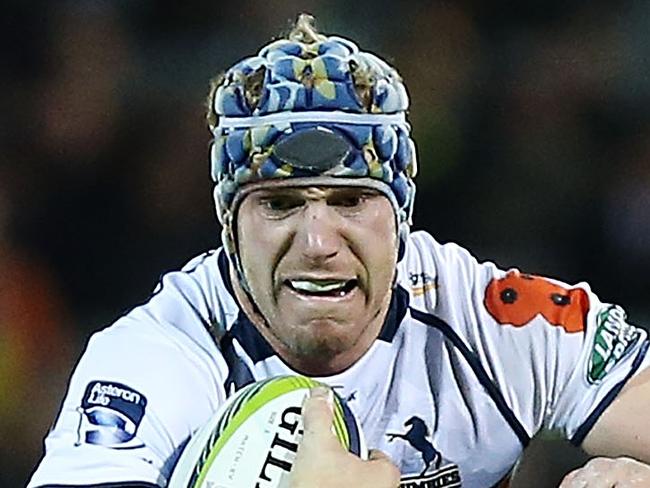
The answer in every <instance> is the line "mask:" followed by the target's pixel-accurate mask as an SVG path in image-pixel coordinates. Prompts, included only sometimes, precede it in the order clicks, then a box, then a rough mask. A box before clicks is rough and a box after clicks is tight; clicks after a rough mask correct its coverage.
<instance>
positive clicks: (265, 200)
mask: <svg viewBox="0 0 650 488" xmlns="http://www.w3.org/2000/svg"><path fill="white" fill-rule="evenodd" d="M259 202H260V205H261V206H262V207H263V208H264V210H266V211H267V212H269V213H282V212H289V211H291V210H293V209H295V208H298V207H301V206H302V205H303V204H304V200H303V199H301V198H298V197H296V196H294V195H270V196H265V197H262V198H260V200H259Z"/></svg>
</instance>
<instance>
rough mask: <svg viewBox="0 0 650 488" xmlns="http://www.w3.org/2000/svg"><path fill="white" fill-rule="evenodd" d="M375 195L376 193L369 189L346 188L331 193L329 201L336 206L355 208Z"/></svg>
mask: <svg viewBox="0 0 650 488" xmlns="http://www.w3.org/2000/svg"><path fill="white" fill-rule="evenodd" d="M374 195H375V194H374V193H372V192H368V191H361V190H344V191H339V192H336V193H334V194H332V195H330V197H329V198H328V199H327V203H328V204H329V205H333V206H336V207H342V208H347V209H353V208H357V207H360V206H361V205H363V204H364V203H365V202H366V201H367V200H368V199H370V198H372V197H373V196H374Z"/></svg>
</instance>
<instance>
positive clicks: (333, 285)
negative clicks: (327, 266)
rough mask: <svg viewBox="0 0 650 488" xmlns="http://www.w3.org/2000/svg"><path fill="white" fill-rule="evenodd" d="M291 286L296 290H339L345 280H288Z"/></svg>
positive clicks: (314, 291)
mask: <svg viewBox="0 0 650 488" xmlns="http://www.w3.org/2000/svg"><path fill="white" fill-rule="evenodd" d="M289 282H290V283H291V286H292V287H293V288H295V289H296V290H300V291H307V292H311V293H327V292H331V291H335V290H339V289H341V288H343V287H344V286H345V284H346V283H347V281H341V280H322V281H310V280H290V281H289Z"/></svg>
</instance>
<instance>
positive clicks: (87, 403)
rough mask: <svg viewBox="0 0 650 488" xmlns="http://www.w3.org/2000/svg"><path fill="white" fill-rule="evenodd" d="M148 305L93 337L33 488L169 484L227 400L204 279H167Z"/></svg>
mask: <svg viewBox="0 0 650 488" xmlns="http://www.w3.org/2000/svg"><path fill="white" fill-rule="evenodd" d="M162 283H163V284H162V285H161V289H160V290H158V291H159V292H158V293H156V295H155V296H154V297H153V298H152V299H151V300H150V301H149V302H148V303H147V304H146V305H144V306H142V307H139V308H136V309H134V310H133V311H131V312H130V313H129V314H128V315H126V316H124V317H122V318H121V319H119V320H118V321H117V322H116V323H115V324H114V325H112V326H111V327H108V328H107V329H105V330H103V331H101V332H98V333H96V334H95V335H93V336H92V337H91V339H90V341H89V343H88V345H87V348H86V350H85V352H84V353H83V355H82V357H81V359H80V361H79V362H78V364H77V366H76V368H75V371H74V373H73V375H72V377H71V380H70V383H69V387H68V391H67V393H66V396H65V399H64V401H63V404H62V408H61V411H60V413H59V416H58V419H57V420H56V423H55V425H54V427H53V429H52V430H51V432H50V433H49V434H48V436H47V437H46V439H45V455H44V458H43V459H42V461H41V463H40V465H39V466H38V468H37V470H36V471H35V473H34V475H33V477H32V479H31V481H30V483H29V485H28V488H35V487H40V486H51V485H56V486H89V485H93V486H94V485H102V486H104V484H106V486H108V485H110V486H161V487H162V486H166V483H167V480H168V478H169V476H170V473H171V470H172V469H173V466H174V465H175V463H176V460H177V458H178V456H179V454H180V451H181V450H182V448H183V446H184V444H185V442H186V441H187V440H188V438H189V437H190V435H191V434H192V433H193V432H194V431H196V430H197V429H198V428H199V427H200V426H201V425H203V423H205V422H206V421H207V419H209V418H210V416H211V414H212V413H213V412H214V411H215V410H216V409H217V407H218V405H219V404H220V403H221V402H223V400H224V399H225V392H224V390H223V386H222V382H223V379H224V378H225V376H226V373H227V372H226V366H225V364H224V363H223V360H222V359H221V357H220V354H219V351H218V349H216V346H215V345H214V344H213V342H212V341H211V339H210V337H209V333H208V332H207V331H206V330H205V327H204V323H203V322H204V321H205V320H206V317H207V306H206V305H203V304H202V303H201V300H198V299H193V298H192V296H191V295H192V294H193V293H195V294H200V293H201V291H200V289H199V288H200V286H199V283H198V282H197V279H196V277H191V276H188V275H187V273H180V272H178V273H176V274H173V273H172V274H170V275H167V276H166V277H165V278H164V280H163V282H162Z"/></svg>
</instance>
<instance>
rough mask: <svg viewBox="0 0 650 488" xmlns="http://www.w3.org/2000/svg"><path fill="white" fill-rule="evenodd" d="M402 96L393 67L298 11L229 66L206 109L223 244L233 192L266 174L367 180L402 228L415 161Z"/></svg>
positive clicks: (309, 180) (298, 180) (294, 180)
mask: <svg viewBox="0 0 650 488" xmlns="http://www.w3.org/2000/svg"><path fill="white" fill-rule="evenodd" d="M408 104H409V101H408V95H407V93H406V89H405V87H404V84H403V83H402V80H401V78H400V76H399V74H398V73H397V71H396V70H395V69H394V68H392V67H391V66H389V65H388V64H387V63H386V62H384V61H383V60H381V59H380V58H378V57H377V56H375V55H374V54H371V53H368V52H363V51H360V50H359V48H358V47H357V46H356V44H354V43H353V42H351V41H349V40H347V39H343V38H340V37H334V36H330V37H327V36H324V35H322V34H319V33H317V32H316V31H315V30H314V28H313V27H312V26H311V18H310V17H309V16H306V15H302V16H300V18H299V19H298V22H297V24H296V27H295V28H294V30H293V31H292V32H291V34H289V36H288V38H287V39H281V40H277V41H274V42H272V43H270V44H268V45H267V46H265V47H263V48H262V49H261V50H260V51H259V53H258V54H257V55H255V56H252V57H249V58H246V59H244V60H242V61H240V62H238V63H237V64H235V65H234V66H233V67H231V68H230V69H229V70H228V71H226V73H225V74H224V75H223V77H222V79H221V80H220V82H218V83H216V84H215V85H214V87H213V90H212V92H211V95H210V99H209V110H208V120H209V123H210V129H211V131H212V133H213V135H214V140H213V143H212V147H211V165H212V178H213V180H214V182H215V184H216V186H215V190H214V197H215V203H216V206H217V213H218V216H219V220H220V221H221V223H222V224H223V226H224V238H225V239H224V244H225V245H226V246H227V247H230V246H232V245H233V243H232V231H233V229H232V224H233V219H234V215H236V212H237V207H238V205H239V203H240V202H241V200H242V198H243V197H244V196H245V195H246V194H248V193H249V192H250V191H252V190H254V189H256V188H259V186H260V185H262V184H264V182H268V181H269V180H273V181H275V182H276V184H277V183H280V182H286V184H290V185H291V186H315V185H336V186H341V185H346V186H370V187H372V188H375V189H377V190H379V191H381V192H382V193H384V194H385V195H386V196H387V197H388V198H389V199H390V201H391V203H392V204H393V208H394V209H395V214H396V219H397V223H398V225H399V227H400V235H402V236H403V235H405V233H404V230H406V232H408V225H409V223H410V219H411V213H412V208H413V199H414V195H415V185H414V182H413V178H414V177H415V174H416V167H417V164H416V154H415V145H414V143H413V141H412V140H411V138H410V126H409V124H408V122H407V121H406V111H407V109H408ZM230 250H231V252H235V251H234V249H232V247H231V249H230Z"/></svg>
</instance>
